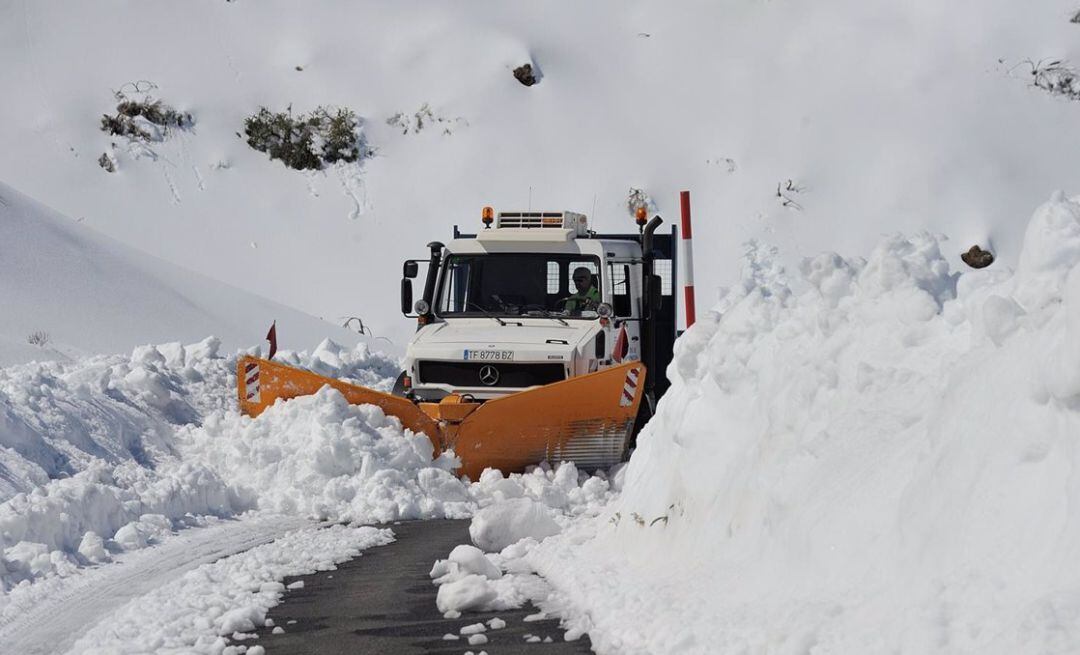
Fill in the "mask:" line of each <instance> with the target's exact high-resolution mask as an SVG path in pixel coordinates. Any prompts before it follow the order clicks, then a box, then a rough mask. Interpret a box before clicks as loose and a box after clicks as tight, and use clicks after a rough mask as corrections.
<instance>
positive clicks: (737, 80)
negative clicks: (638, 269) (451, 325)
mask: <svg viewBox="0 0 1080 655" xmlns="http://www.w3.org/2000/svg"><path fill="white" fill-rule="evenodd" d="M1074 9H1075V8H1074V7H1073V6H1071V5H1070V4H1069V3H1067V2H1063V1H1062V0H1037V1H1034V2H1023V3H1019V2H1015V1H1014V0H983V1H980V2H973V1H971V0H967V1H961V2H942V1H941V0H909V1H906V2H880V1H879V2H867V1H866V0H820V1H818V2H813V3H806V2H797V1H795V0H773V1H770V2H760V1H757V0H732V1H730V2H701V1H697V2H691V3H689V4H679V5H672V4H671V3H666V2H658V1H656V0H597V1H596V2H591V3H589V4H588V6H581V5H580V3H565V4H555V5H552V4H550V3H541V4H535V5H530V4H520V3H505V2H493V1H491V0H486V1H482V2H475V3H469V5H468V6H460V5H441V6H432V5H431V4H428V3H416V2H396V3H387V2H377V1H374V0H369V1H364V2H349V3H344V2H337V3H319V4H316V5H313V6H305V8H304V11H303V12H297V11H296V10H295V6H294V5H292V4H291V3H288V2H281V1H279V0H271V1H268V2H212V3H205V4H201V3H200V4H196V5H194V6H190V7H185V9H184V11H177V10H176V7H175V6H174V5H172V4H170V3H152V4H149V5H148V4H147V3H145V2H142V1H140V0H127V1H118V2H114V3H109V5H108V6H106V7H101V6H98V5H97V4H93V3H75V4H74V5H72V4H71V3H62V2H30V1H26V2H7V3H3V4H2V5H0V58H2V60H3V61H4V62H6V65H5V66H3V67H2V69H0V90H2V93H3V95H4V98H5V100H6V101H5V102H4V103H2V105H0V152H3V153H4V157H2V158H0V179H2V180H5V181H7V182H8V183H10V184H12V185H13V186H15V187H17V188H19V189H22V190H24V191H25V192H26V193H28V194H30V195H32V196H34V197H37V198H42V199H44V200H46V201H47V202H48V203H50V204H51V205H52V206H54V207H56V208H57V209H59V210H60V211H62V212H64V213H66V214H68V215H70V216H72V217H74V218H77V219H83V220H84V222H85V223H86V224H87V225H89V226H91V227H93V228H94V229H98V230H101V231H102V232H104V233H106V234H109V235H111V236H113V237H114V238H117V239H120V240H122V241H124V242H126V243H128V244H130V245H133V246H135V247H137V248H139V249H141V250H143V251H146V252H148V253H150V254H153V255H155V256H159V257H162V258H164V259H166V260H169V261H172V262H174V263H176V264H179V265H182V266H188V267H192V268H195V269H196V270H198V271H199V272H201V273H204V274H206V275H208V276H210V277H213V278H215V279H219V280H224V281H228V282H230V283H232V284H234V285H236V286H239V287H241V288H243V289H246V290H248V291H253V292H256V293H259V294H261V295H263V296H265V297H268V298H273V299H275V300H277V301H279V302H283V303H285V304H287V305H289V306H292V307H297V308H299V309H302V310H305V311H307V312H309V313H312V314H314V315H318V316H324V317H326V318H327V320H330V321H335V322H336V321H338V319H339V318H341V317H347V316H360V317H361V318H363V319H364V320H365V322H366V323H368V324H370V325H371V327H372V328H373V329H374V330H375V332H376V334H378V335H380V336H390V337H392V338H393V339H394V340H395V342H396V343H397V344H398V345H399V346H400V345H403V344H404V342H405V341H406V340H407V338H408V333H409V330H410V326H409V325H408V324H407V322H404V321H401V320H400V317H399V316H398V315H397V312H396V307H397V303H396V300H397V286H396V284H394V283H393V281H394V280H395V279H396V271H398V270H400V269H399V267H400V263H401V261H402V260H403V259H406V258H410V257H416V256H423V254H424V253H425V252H426V251H425V249H424V244H426V243H427V242H429V241H431V240H434V239H439V240H445V239H446V238H448V236H449V234H450V226H451V225H452V224H453V223H460V224H463V225H464V226H466V227H468V226H478V223H477V222H476V221H478V219H479V209H480V207H481V206H482V205H484V204H491V205H493V206H495V207H496V208H497V209H511V210H517V209H526V208H530V206H531V208H532V209H534V210H535V209H554V210H561V209H570V210H578V211H583V212H586V213H588V214H590V215H592V217H593V220H594V225H596V226H597V227H598V228H599V229H600V230H602V231H608V232H611V231H620V232H625V231H628V230H629V229H632V226H631V223H630V222H629V221H630V220H631V217H630V215H629V213H628V212H627V209H626V203H627V197H628V193H629V190H630V188H631V187H635V188H639V189H642V190H643V191H645V192H646V194H647V195H648V196H649V197H650V198H651V199H652V203H653V206H654V207H655V208H656V210H657V211H659V212H661V213H663V214H664V215H665V217H666V218H668V219H669V222H670V219H674V218H675V217H676V216H675V215H676V213H677V211H678V207H677V192H678V191H679V190H680V189H690V190H691V191H692V192H693V201H694V211H695V219H696V225H695V229H694V231H695V234H696V236H697V239H698V241H699V244H707V245H699V246H698V255H699V256H698V258H697V266H698V271H697V279H698V281H699V293H700V294H701V300H700V301H699V303H700V304H701V305H702V306H708V305H711V304H712V303H713V302H714V301H715V300H716V299H717V292H716V287H717V285H729V284H731V283H733V282H735V281H736V278H737V276H736V274H735V272H734V270H733V268H732V266H731V262H733V261H736V260H737V258H738V256H739V255H740V248H741V244H742V243H743V242H744V241H746V240H747V239H750V238H759V239H766V240H768V241H771V242H774V243H776V244H778V245H779V246H781V248H782V249H783V252H784V253H785V256H786V257H787V258H788V260H789V261H791V260H794V261H797V260H798V259H799V258H801V257H805V256H811V255H813V254H815V253H817V252H820V251H822V250H835V251H838V252H856V253H865V252H868V251H869V250H870V248H872V247H873V245H874V243H876V242H877V240H878V239H879V238H880V235H881V234H882V233H883V232H888V231H894V230H899V231H902V232H904V233H909V234H910V233H914V232H915V231H917V230H920V229H931V230H933V231H935V232H942V233H945V234H948V235H950V236H951V237H952V238H953V239H955V240H954V241H952V242H949V243H948V244H946V245H945V247H944V250H943V254H944V256H945V257H946V258H947V259H948V260H949V261H950V262H951V263H952V264H954V265H958V261H957V256H958V254H959V253H960V252H962V251H964V250H966V249H967V248H968V247H969V246H971V245H972V244H974V243H980V245H982V246H984V247H987V246H989V247H991V248H992V249H993V250H995V252H996V254H998V255H999V258H1000V259H1001V260H1002V261H1003V262H1005V263H1008V264H1015V263H1016V262H1017V261H1018V256H1019V251H1020V240H1021V237H1022V233H1023V223H1022V221H1021V220H1018V218H1019V217H1022V216H1023V215H1024V214H1025V213H1026V212H1027V211H1028V210H1029V209H1030V206H1031V203H1032V199H1034V198H1040V197H1043V196H1045V195H1046V194H1048V193H1049V192H1050V191H1051V190H1052V189H1054V188H1067V187H1068V186H1069V185H1070V184H1072V183H1073V182H1074V174H1073V171H1075V170H1077V168H1078V167H1080V133H1078V132H1077V131H1076V130H1075V129H1073V128H1074V126H1075V122H1076V113H1077V106H1076V104H1075V103H1071V102H1068V101H1066V100H1064V99H1062V98H1055V97H1051V96H1050V95H1048V94H1046V93H1044V92H1043V91H1041V90H1038V89H1033V88H1031V87H1030V85H1029V82H1030V80H1031V75H1030V69H1029V67H1028V66H1027V64H1025V63H1024V62H1025V60H1027V59H1030V60H1032V62H1037V61H1039V60H1046V61H1049V60H1054V59H1060V60H1065V61H1066V63H1067V64H1069V65H1072V64H1075V62H1077V61H1080V42H1078V40H1077V38H1076V29H1077V28H1076V25H1074V24H1072V23H1070V22H1069V18H1070V17H1071V15H1072V12H1073V10H1074ZM529 61H532V62H533V63H534V64H535V67H536V68H537V69H538V70H539V71H540V73H541V76H542V79H541V81H540V83H539V84H537V85H536V86H533V87H529V88H526V87H524V86H522V85H520V84H519V83H518V82H517V81H516V80H515V79H514V78H513V76H512V74H511V71H512V69H513V68H515V67H517V66H519V65H521V64H523V63H526V62H529ZM298 67H299V68H300V69H301V70H298V69H297V68H298ZM140 81H147V82H151V83H153V84H154V85H156V89H154V90H153V93H154V95H155V97H158V98H161V99H163V100H164V101H166V102H168V103H170V104H172V105H173V106H175V107H177V108H178V109H180V110H182V111H188V112H191V113H192V115H193V117H194V121H195V124H194V126H193V127H192V128H191V129H190V130H183V131H179V133H177V134H176V135H174V136H171V137H169V138H166V139H165V140H163V141H161V142H156V141H155V142H152V143H150V144H141V143H132V142H129V141H128V140H127V139H124V138H117V137H113V136H109V135H107V134H105V133H103V132H102V131H101V130H100V129H99V122H100V118H101V115H102V114H103V113H105V112H110V113H115V109H116V99H115V98H114V97H113V93H112V92H113V91H116V90H124V89H127V90H128V91H129V92H130V90H131V89H132V86H133V85H132V84H131V83H138V82H140ZM141 86H142V87H146V85H141ZM147 88H148V87H147ZM320 104H331V105H340V106H348V107H351V108H353V109H354V110H355V111H356V112H357V113H358V114H359V115H360V117H361V118H362V119H363V120H364V124H363V126H362V130H363V134H364V135H365V137H366V138H367V140H368V142H369V144H370V145H371V146H372V147H374V148H376V149H377V155H376V156H375V157H373V158H371V159H368V160H366V161H365V162H364V163H362V164H352V165H340V166H334V167H330V168H328V169H327V170H325V171H320V172H308V173H301V172H297V171H293V170H289V169H286V168H285V167H284V166H282V165H281V164H280V163H278V162H276V161H270V160H269V159H268V158H267V157H266V155H264V154H262V153H259V152H256V151H254V150H252V149H251V148H250V147H248V146H247V145H246V143H245V142H244V139H242V138H238V137H237V133H238V132H240V133H242V132H243V121H244V118H245V117H247V116H250V115H251V114H253V113H254V112H255V111H257V110H258V108H259V106H261V105H265V106H267V107H269V108H270V109H272V110H275V111H283V110H285V108H286V107H288V106H290V105H291V106H292V108H293V110H294V111H295V112H306V111H309V110H311V109H313V108H314V107H316V106H318V105H320ZM425 106H426V107H427V110H428V111H430V115H427V114H426V112H425ZM399 115H403V118H404V121H403V122H402V121H398V124H397V125H390V124H388V123H387V121H388V120H392V119H394V117H395V116H399ZM418 115H419V120H418ZM439 119H442V121H440V120H439ZM421 122H422V126H421ZM447 132H449V133H447ZM105 152H108V153H111V154H112V155H113V156H114V157H115V158H116V161H117V165H118V170H117V172H115V173H107V172H105V171H104V170H102V169H101V168H100V167H99V165H98V164H97V160H98V158H99V157H100V156H101V154H102V153H105ZM789 180H790V181H791V185H788V181H789ZM789 186H790V187H791V188H792V189H798V190H797V191H794V190H793V191H789V190H788V187H789ZM778 188H779V190H780V192H781V194H786V196H788V199H790V201H791V203H794V204H791V203H788V199H785V198H784V197H779V196H778V194H777V192H778ZM785 203H787V206H785ZM796 206H797V207H798V208H796ZM703 248H707V255H706V253H705V252H703ZM703 255H704V256H703ZM50 328H51V329H54V330H57V329H59V328H58V327H55V326H45V327H44V329H50ZM214 333H218V332H216V331H215V332H214ZM174 338H180V337H179V336H177V337H172V336H166V337H157V338H155V339H148V342H160V341H166V340H171V339H174ZM109 350H116V349H115V348H110V349H109Z"/></svg>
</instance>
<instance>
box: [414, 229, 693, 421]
mask: <svg viewBox="0 0 1080 655" xmlns="http://www.w3.org/2000/svg"><path fill="white" fill-rule="evenodd" d="M659 222H660V219H659V218H658V217H657V218H654V222H653V223H651V224H650V225H649V226H648V227H646V226H645V225H644V221H643V220H639V225H640V226H641V229H640V230H639V232H638V233H637V234H608V235H602V234H597V233H595V232H593V231H591V230H590V229H589V225H588V218H587V217H586V216H585V215H584V214H579V213H574V212H569V211H563V212H502V213H499V214H498V215H497V216H494V212H492V211H491V210H490V208H485V210H484V213H483V223H484V227H483V229H481V230H479V231H478V232H477V233H475V234H462V233H460V232H459V231H458V228H457V227H456V226H455V228H454V238H453V239H452V240H450V241H449V242H448V243H446V244H443V243H438V242H434V243H431V244H428V246H429V249H430V257H429V258H428V259H426V260H409V261H407V262H405V266H404V278H403V280H402V311H403V313H405V314H406V315H407V316H410V317H414V318H416V319H417V332H416V334H415V335H414V336H413V338H412V340H411V342H410V344H409V346H408V349H407V351H406V356H405V361H404V371H403V372H402V374H401V376H400V377H399V380H398V385H397V386H396V388H395V392H396V393H398V394H400V395H405V396H407V397H409V398H412V399H414V400H416V401H420V402H438V401H439V400H441V399H442V398H444V397H446V396H449V395H451V394H457V395H462V396H466V397H469V398H471V399H474V400H476V401H480V402H483V401H486V400H490V399H493V398H498V397H501V396H505V395H508V394H512V393H517V392H520V391H524V390H527V389H530V388H533V387H538V386H543V385H548V384H552V383H555V382H559V381H562V380H567V379H570V378H573V377H577V376H580V375H585V374H588V373H595V372H597V371H601V370H604V369H606V368H609V367H612V366H616V365H619V364H621V363H625V362H628V361H635V360H643V361H644V362H645V364H646V366H647V367H648V369H649V370H650V371H652V372H654V374H653V375H650V376H649V377H650V378H651V379H650V381H649V382H650V383H649V384H648V385H647V387H646V396H645V398H646V399H647V404H648V410H649V412H650V413H651V410H652V408H653V407H654V405H655V402H656V400H657V399H658V398H659V395H660V394H662V393H663V390H664V389H666V381H665V382H661V379H663V371H664V369H665V368H666V366H667V363H668V362H670V360H671V349H672V344H673V342H674V339H675V316H676V307H675V294H674V293H673V289H674V288H675V286H676V281H675V279H674V275H675V270H676V267H675V266H674V261H673V259H674V256H675V247H674V246H675V241H674V237H675V233H674V229H672V232H671V234H670V235H656V234H654V233H653V232H654V231H655V228H656V226H658V225H659ZM422 264H426V265H427V271H426V276H425V278H424V288H423V292H422V296H421V297H420V298H419V299H418V300H417V301H416V302H415V303H414V302H413V289H412V280H413V279H414V278H416V277H418V275H419V267H420V265H422ZM575 274H576V277H577V280H575V279H574V278H575ZM590 289H591V291H590ZM650 359H651V360H653V361H651V362H650V361H649V360H650ZM643 404H644V403H643Z"/></svg>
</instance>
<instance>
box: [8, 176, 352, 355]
mask: <svg viewBox="0 0 1080 655" xmlns="http://www.w3.org/2000/svg"><path fill="white" fill-rule="evenodd" d="M194 252H196V253H197V252H198V251H197V250H196V251H194ZM0 303H2V306H3V311H0V366H5V365H10V364H15V363H22V362H28V361H31V360H49V359H68V358H71V357H76V356H79V355H86V354H91V353H114V352H130V351H131V349H132V348H133V347H134V346H138V345H141V344H146V343H165V342H170V341H180V342H195V341H200V340H202V339H204V338H206V337H208V336H210V335H215V336H216V337H217V338H218V341H219V342H220V343H221V345H223V346H224V348H226V349H227V350H230V351H235V350H237V349H240V348H245V349H246V348H251V347H253V346H258V345H259V344H260V343H261V341H262V338H263V335H264V334H265V331H266V328H267V327H268V326H269V325H270V323H271V322H272V321H275V320H276V321H278V324H279V329H280V333H281V334H282V335H283V338H287V339H288V343H290V344H294V345H308V344H311V345H314V344H317V343H319V342H320V341H322V340H323V339H324V338H326V337H330V336H332V337H333V338H335V339H337V340H338V341H341V342H342V343H346V344H354V343H357V342H358V341H359V340H360V338H361V337H360V336H359V335H357V334H355V333H352V332H349V331H348V330H344V329H342V328H340V327H337V326H335V325H331V324H330V323H327V322H325V321H320V320H319V319H317V318H315V317H313V316H309V315H306V314H304V313H302V312H299V311H297V310H295V309H291V308H288V307H285V306H284V305H280V304H278V303H275V302H271V301H269V300H266V299H264V298H260V297H258V296H255V295H253V294H251V293H249V292H245V291H241V290H240V289H238V288H236V287H232V286H229V285H227V284H223V283H221V282H217V281H215V280H212V279H210V278H207V277H205V276H203V275H200V274H198V273H193V272H191V271H190V270H184V269H182V268H180V267H178V266H175V265H173V264H170V263H168V262H165V261H162V260H160V259H157V258H155V257H150V256H147V255H145V254H143V253H140V252H138V251H136V250H134V249H133V248H131V247H128V246H125V245H123V244H121V243H119V242H117V241H114V240H113V239H110V238H108V237H105V236H103V235H101V234H98V233H95V231H94V230H91V229H88V228H87V227H85V226H83V225H80V224H77V223H76V222H75V221H73V220H71V219H70V218H68V217H66V216H62V215H60V214H58V213H57V212H55V211H53V210H51V209H49V208H47V207H45V206H43V205H41V204H39V203H37V202H35V201H34V200H32V199H30V198H27V197H26V196H24V195H23V194H21V193H19V192H18V191H16V190H14V189H12V188H11V187H9V186H6V185H4V184H2V183H0Z"/></svg>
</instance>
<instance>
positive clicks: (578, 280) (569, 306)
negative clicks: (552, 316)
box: [566, 266, 600, 313]
mask: <svg viewBox="0 0 1080 655" xmlns="http://www.w3.org/2000/svg"><path fill="white" fill-rule="evenodd" d="M572 279H573V281H574V287H575V288H576V289H577V291H576V292H575V293H574V294H573V295H572V296H570V297H569V298H567V299H566V311H568V312H578V313H580V312H582V311H583V310H586V309H596V307H597V305H599V304H600V290H599V289H597V288H596V287H595V286H593V276H592V272H591V271H589V269H587V268H585V267H584V266H579V267H577V268H575V269H574V275H573V277H572Z"/></svg>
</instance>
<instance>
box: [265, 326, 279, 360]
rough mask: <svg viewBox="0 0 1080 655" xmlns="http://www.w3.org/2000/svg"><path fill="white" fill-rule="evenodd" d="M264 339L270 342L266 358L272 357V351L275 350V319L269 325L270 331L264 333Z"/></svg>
mask: <svg viewBox="0 0 1080 655" xmlns="http://www.w3.org/2000/svg"><path fill="white" fill-rule="evenodd" d="M266 340H267V341H269V342H270V354H269V355H267V357H266V358H267V359H273V358H274V353H276V352H277V321H274V322H273V324H272V325H271V326H270V331H269V332H267V333H266Z"/></svg>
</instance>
